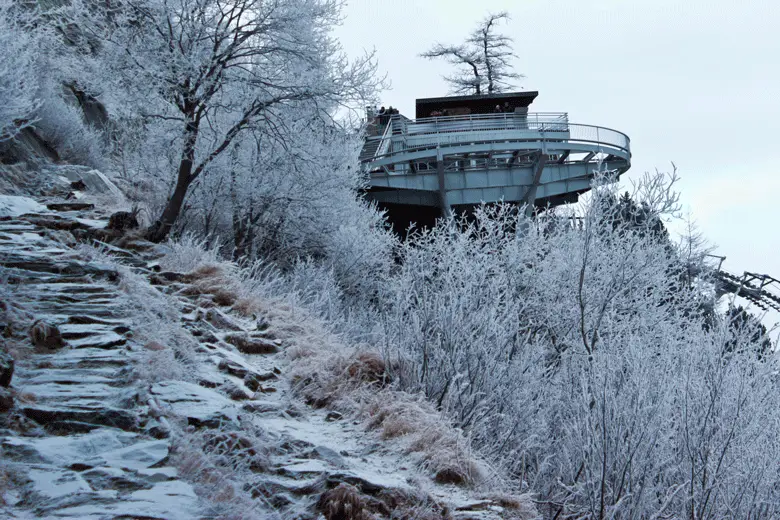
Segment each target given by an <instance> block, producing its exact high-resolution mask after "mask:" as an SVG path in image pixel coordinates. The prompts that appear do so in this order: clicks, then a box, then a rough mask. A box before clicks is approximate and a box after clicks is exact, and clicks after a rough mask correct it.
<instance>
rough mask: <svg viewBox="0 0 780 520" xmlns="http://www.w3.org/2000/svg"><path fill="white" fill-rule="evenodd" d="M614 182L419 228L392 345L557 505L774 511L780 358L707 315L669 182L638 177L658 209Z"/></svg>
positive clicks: (615, 511)
mask: <svg viewBox="0 0 780 520" xmlns="http://www.w3.org/2000/svg"><path fill="white" fill-rule="evenodd" d="M615 189H616V188H615V187H614V185H612V184H610V183H606V184H603V185H599V186H596V189H595V190H594V192H593V194H592V197H591V201H590V203H588V204H585V205H583V206H582V207H581V208H580V211H579V212H578V214H571V215H562V214H558V215H557V216H542V217H540V218H537V219H536V220H533V221H532V220H529V219H528V218H527V217H526V216H525V214H524V213H523V212H522V211H515V210H513V209H512V208H508V207H500V206H499V207H497V208H490V209H488V208H485V209H480V210H478V211H477V212H476V215H475V218H474V219H473V220H472V221H469V222H461V223H460V224H459V225H457V226H456V225H455V224H454V223H448V224H447V225H445V226H441V227H438V228H436V229H434V230H432V231H430V232H427V233H423V234H421V235H419V236H418V237H416V238H414V239H412V240H411V241H409V242H408V243H406V244H405V245H404V246H403V248H402V251H401V255H402V262H401V266H400V270H399V272H398V275H397V276H396V277H395V278H394V279H393V280H392V283H393V291H392V292H391V293H389V294H390V295H389V300H388V301H386V302H385V304H386V306H385V307H384V308H383V310H382V312H381V313H380V314H379V315H378V316H377V320H378V321H381V322H382V323H383V326H384V329H385V336H384V340H383V343H384V348H385V350H386V359H387V360H388V362H389V364H390V366H391V367H394V369H395V374H396V375H397V377H398V378H399V381H400V383H401V384H402V386H403V387H404V388H407V389H410V390H412V391H421V392H424V393H425V394H426V395H427V396H428V398H429V399H430V400H431V401H432V402H433V403H435V404H437V405H438V406H440V407H441V408H442V409H443V410H444V411H445V412H446V414H447V415H448V416H449V417H451V418H452V419H453V420H454V422H455V424H456V425H459V426H460V427H462V428H463V429H464V430H465V431H466V432H467V433H468V434H469V436H470V437H471V438H472V439H473V440H474V441H475V443H476V445H477V446H478V447H479V448H480V450H481V452H482V453H484V454H486V455H488V456H489V458H490V459H491V460H493V461H496V462H499V463H500V464H501V465H502V466H503V468H504V470H505V471H507V472H508V473H509V474H510V475H511V476H512V477H514V478H515V479H516V480H517V481H518V482H519V483H520V484H521V486H523V489H527V490H531V491H533V492H534V493H537V494H538V495H539V500H540V503H541V505H540V511H541V512H542V513H543V514H544V515H545V517H549V518H553V517H556V516H557V517H558V518H561V517H566V518H615V519H621V518H681V517H686V518H690V517H693V518H727V517H728V518H772V517H774V516H775V515H777V514H778V512H780V509H779V508H780V493H778V485H780V473H779V472H780V469H779V468H778V466H777V463H776V461H777V460H778V459H777V457H778V455H779V454H780V451H778V450H780V441H778V438H780V435H779V434H780V426H779V425H778V419H777V412H776V410H777V409H778V406H780V398H779V397H778V392H777V386H776V385H777V381H776V376H775V373H776V370H777V367H776V366H775V361H774V360H764V361H762V360H760V359H758V357H757V356H751V355H740V354H739V353H740V352H741V351H743V350H744V349H742V348H740V347H733V346H732V347H730V348H726V346H727V342H728V341H730V340H729V338H730V337H731V336H730V335H729V333H728V332H727V329H728V327H727V326H726V325H725V324H723V323H719V324H716V326H713V327H709V328H708V327H705V320H704V317H703V316H702V314H703V313H702V311H701V309H702V308H705V307H706V306H703V305H702V298H703V296H702V294H701V292H699V291H698V290H697V289H696V288H695V287H693V286H691V285H686V284H684V283H681V278H680V276H679V273H680V255H678V253H677V252H676V250H675V249H674V248H673V247H672V246H671V245H670V244H669V242H668V241H667V240H666V239H665V237H664V235H663V233H660V232H659V231H658V229H659V226H658V222H659V220H658V219H659V218H661V217H662V216H664V215H668V214H670V213H673V211H674V208H675V199H674V196H672V195H671V194H670V191H669V186H668V184H667V183H665V182H664V180H663V179H661V178H659V177H648V178H646V179H645V180H644V181H643V182H642V183H641V184H640V185H639V186H638V193H637V198H638V199H639V200H641V201H643V202H645V203H646V207H645V210H646V215H645V217H647V218H644V219H642V221H640V220H638V219H634V218H631V219H626V218H625V211H624V210H625V207H622V206H620V205H616V204H614V203H613V202H611V201H615V200H617V196H616V195H617V194H616V192H615V191H614V190H615ZM569 217H571V218H569ZM574 217H579V218H574ZM575 223H576V224H575ZM743 336H744V337H740V339H735V341H736V342H746V341H748V339H749V338H748V336H749V335H748V334H743Z"/></svg>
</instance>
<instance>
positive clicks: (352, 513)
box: [317, 482, 390, 520]
mask: <svg viewBox="0 0 780 520" xmlns="http://www.w3.org/2000/svg"><path fill="white" fill-rule="evenodd" d="M317 510H318V511H319V512H320V513H322V514H323V515H324V516H325V518H326V520H378V519H379V518H383V517H384V518H386V517H387V516H389V515H390V511H389V510H388V508H387V506H386V505H385V504H384V503H382V502H380V501H379V500H376V499H375V498H372V497H370V496H368V495H365V494H363V493H361V492H360V490H359V489H358V488H356V487H355V486H352V485H350V484H345V483H343V482H342V483H341V484H339V485H338V486H336V487H335V488H333V489H330V490H328V491H326V492H325V493H323V494H322V495H321V496H320V499H319V501H318V502H317ZM379 514H381V515H382V516H379Z"/></svg>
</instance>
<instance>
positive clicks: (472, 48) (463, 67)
mask: <svg viewBox="0 0 780 520" xmlns="http://www.w3.org/2000/svg"><path fill="white" fill-rule="evenodd" d="M507 20H509V13H507V12H504V11H502V12H500V13H496V14H493V13H491V14H489V15H488V16H486V17H485V19H484V20H482V21H481V22H480V23H479V24H478V25H477V27H476V28H475V29H474V31H472V33H471V34H470V35H469V37H468V38H466V41H465V42H464V43H462V44H460V45H444V44H440V43H437V44H436V45H434V46H433V47H432V48H431V49H430V50H429V51H427V52H424V53H422V54H421V56H422V57H424V58H428V59H444V60H446V61H447V63H449V64H451V65H455V66H456V67H458V68H459V70H458V71H457V72H456V73H455V74H454V75H451V76H445V78H444V79H445V80H446V81H447V83H449V84H450V87H451V89H452V92H453V93H456V94H485V93H487V94H493V93H499V92H504V91H505V90H506V89H508V88H511V87H512V86H513V85H512V80H515V79H519V78H521V77H522V76H521V75H520V74H517V73H516V72H514V71H513V70H512V64H511V59H512V58H514V57H515V54H514V51H513V49H512V43H513V39H512V38H510V37H509V36H505V35H502V34H498V33H497V32H496V28H497V26H498V24H499V23H501V22H502V21H507Z"/></svg>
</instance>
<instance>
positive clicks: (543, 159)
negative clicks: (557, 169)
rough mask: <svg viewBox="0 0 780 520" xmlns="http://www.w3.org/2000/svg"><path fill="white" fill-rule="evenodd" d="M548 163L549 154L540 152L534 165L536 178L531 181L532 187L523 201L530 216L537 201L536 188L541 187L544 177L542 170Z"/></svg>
mask: <svg viewBox="0 0 780 520" xmlns="http://www.w3.org/2000/svg"><path fill="white" fill-rule="evenodd" d="M546 163H547V154H545V153H540V154H539V156H538V157H537V159H536V164H535V165H534V180H533V181H532V182H531V187H530V188H528V193H526V195H525V199H524V200H523V202H524V203H525V204H526V209H525V212H526V213H527V214H528V215H529V216H530V215H531V213H532V212H533V207H534V202H535V201H536V190H537V188H539V181H540V180H541V178H542V171H544V165H545V164H546Z"/></svg>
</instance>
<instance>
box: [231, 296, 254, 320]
mask: <svg viewBox="0 0 780 520" xmlns="http://www.w3.org/2000/svg"><path fill="white" fill-rule="evenodd" d="M232 310H233V312H236V313H238V314H239V315H241V316H243V317H245V318H251V317H253V316H256V315H257V313H258V312H259V310H260V308H259V306H258V305H257V302H255V300H254V299H252V298H238V299H236V301H235V302H234V303H233V307H232Z"/></svg>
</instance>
